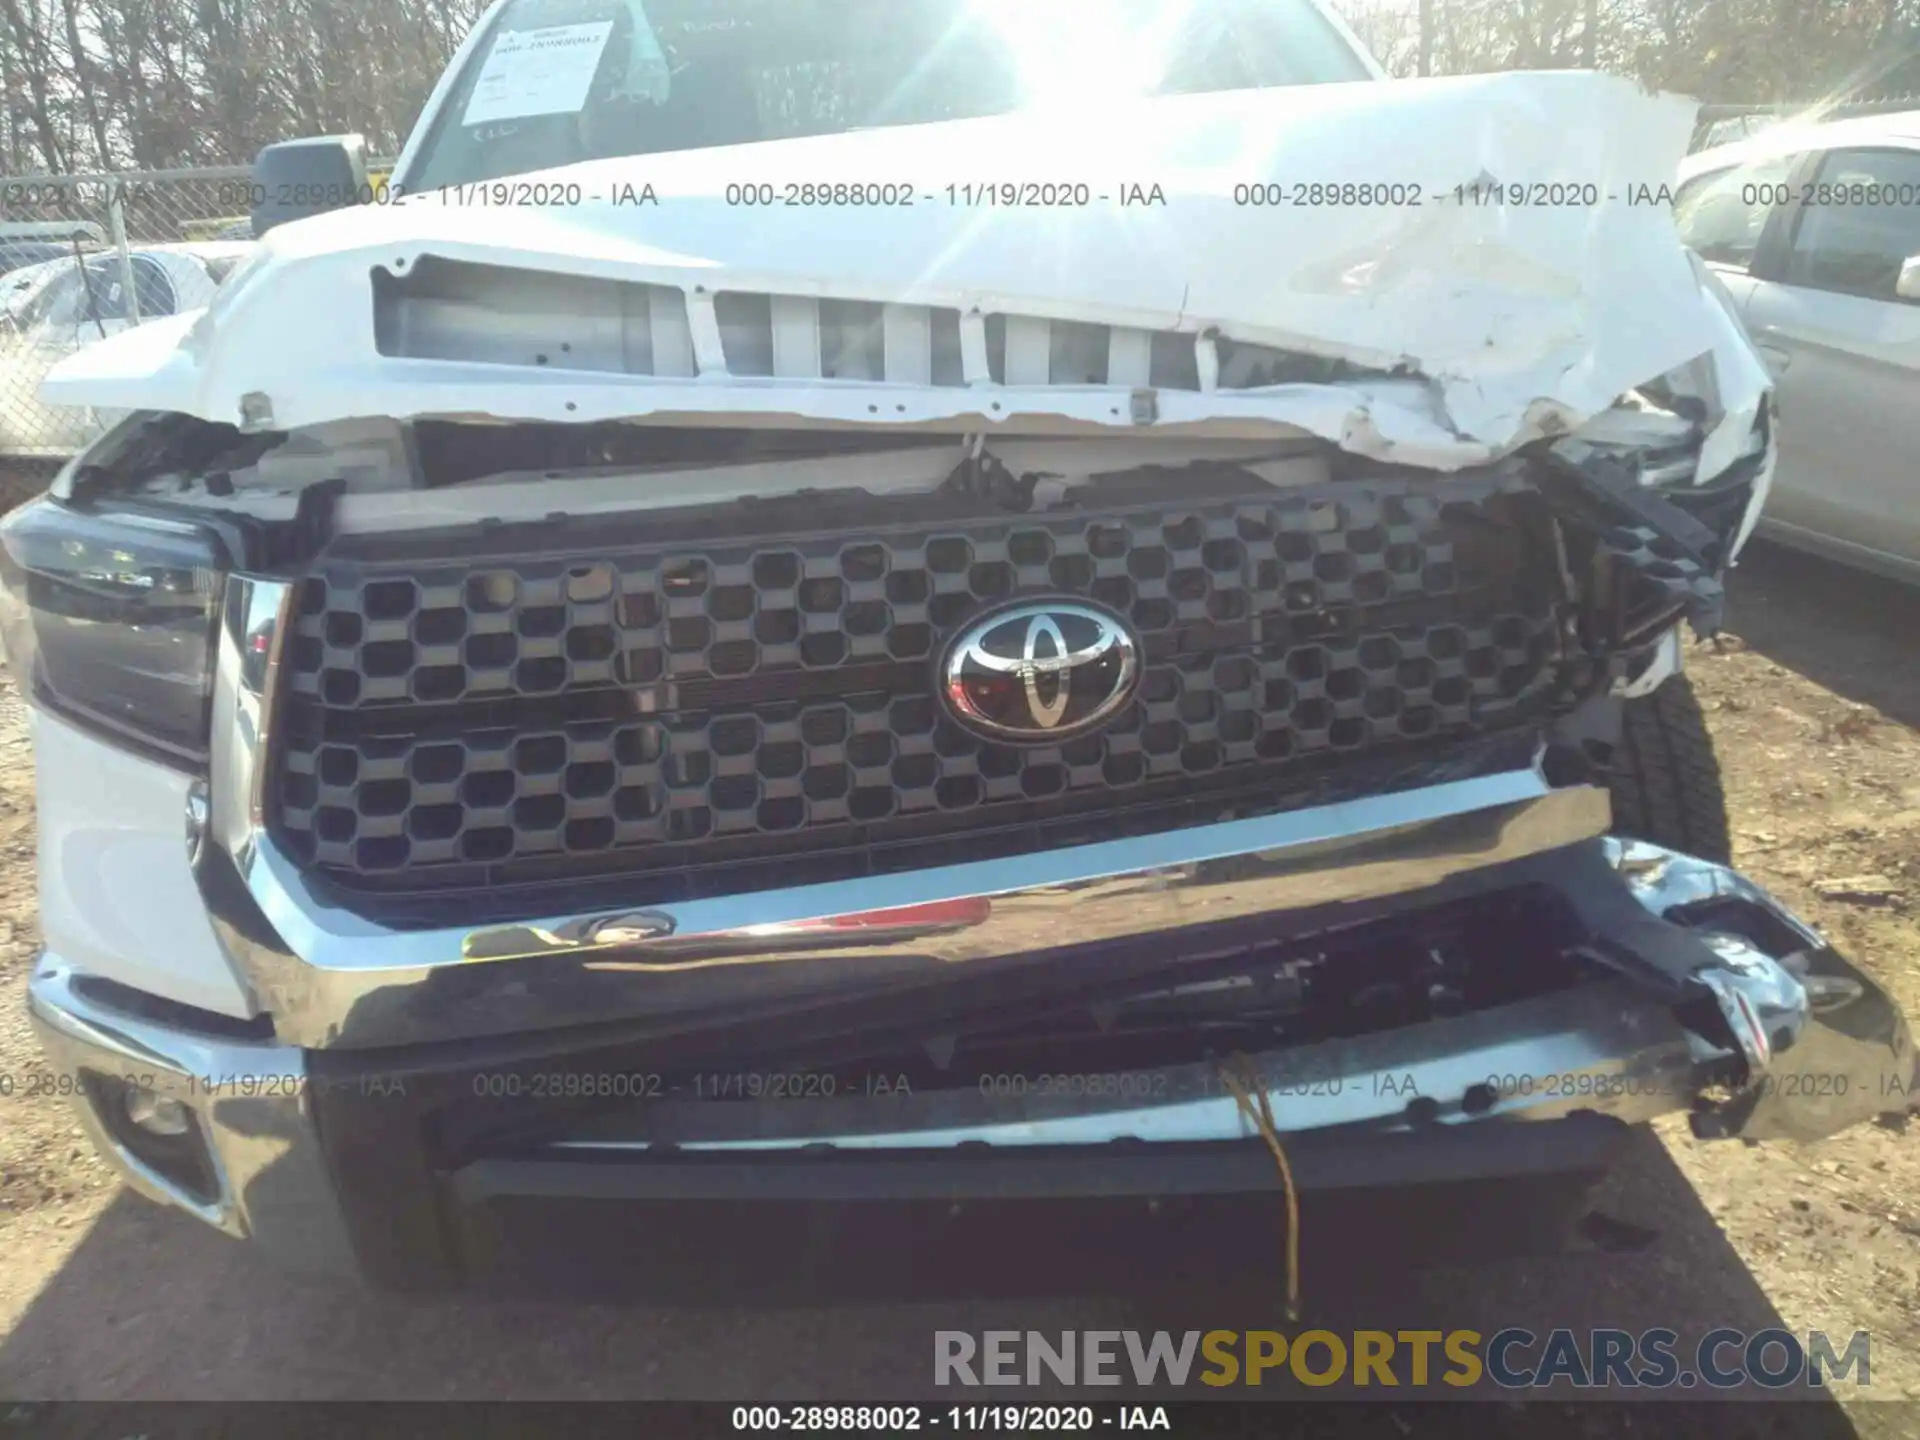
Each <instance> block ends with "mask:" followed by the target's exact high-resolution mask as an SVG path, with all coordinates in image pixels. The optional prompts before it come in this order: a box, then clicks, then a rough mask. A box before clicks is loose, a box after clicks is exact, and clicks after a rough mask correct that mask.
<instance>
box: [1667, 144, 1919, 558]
mask: <svg viewBox="0 0 1920 1440" xmlns="http://www.w3.org/2000/svg"><path fill="white" fill-rule="evenodd" d="M1680 180H1681V185H1680V188H1679V189H1678V191H1677V192H1676V193H1675V198H1674V218H1675V222H1676V223H1677V224H1678V226H1679V229H1680V236H1681V239H1683V240H1684V241H1686V243H1687V244H1688V245H1690V246H1691V247H1692V248H1693V249H1694V250H1695V251H1696V252H1697V253H1698V254H1699V255H1700V256H1701V258H1702V259H1704V260H1705V261H1706V262H1707V264H1708V265H1709V266H1710V267H1711V268H1712V269H1713V270H1714V271H1715V272H1716V273H1717V274H1718V275H1719V277H1720V279H1721V280H1722V281H1724V282H1725V284H1726V286H1727V289H1728V291H1729V292H1730V293H1731V294H1732V295H1733V297H1734V299H1735V301H1736V303H1737V304H1738V305H1739V307H1740V313H1741V317H1742V319H1743V320H1744V321H1745V322H1746V326H1747V329H1748V331H1749V332H1750V333H1751V335H1752V336H1753V340H1754V343H1755V344H1756V345H1757V346H1758V347H1759V349H1760V353H1761V355H1762V356H1763V357H1764V358H1765V360H1766V362H1767V365H1768V368H1769V369H1771V370H1772V371H1773V374H1774V377H1775V380H1776V382H1777V385H1778V395H1779V403H1780V461H1779V469H1778V471H1777V472H1776V474H1775V476H1774V482H1773V495H1772V498H1771V499H1770V500H1769V501H1768V503H1767V509H1766V512H1765V514H1764V515H1763V516H1762V518H1761V521H1760V533H1761V534H1763V535H1767V536H1770V537H1772V538H1774V539H1776V540H1780V541H1782V542H1784V543H1786V544H1790V545H1795V546H1798V547H1800V548H1802V549H1807V550H1811V551H1815V552H1816V553H1820V554H1824V555H1827V556H1829V557H1830V558H1833V559H1837V560H1841V561H1845V562H1847V563H1850V564H1855V565H1860V566H1862V567H1865V568H1867V569H1871V570H1875V571H1878V572H1880V573H1882V574H1886V575H1892V576H1895V577H1896V578H1900V579H1904V580H1909V581H1913V582H1916V583H1920V480H1917V479H1916V461H1915V457H1916V456H1920V111H1906V112H1902V113H1899V114H1893V115H1874V116H1867V117H1863V118H1860V119H1854V120H1842V121H1836V122H1834V123H1831V124H1825V125H1807V126H1781V127H1778V128H1776V129H1772V130H1768V131H1766V132H1765V133H1764V134H1761V135H1758V136H1755V137H1754V138H1752V139H1750V140H1745V141H1742V142H1740V143H1739V144H1737V145H1728V146H1721V147H1719V148H1717V149H1713V150H1706V151H1702V152H1700V153H1699V154H1697V155H1693V156H1690V157H1689V158H1688V159H1687V161H1686V162H1685V163H1684V164H1683V165H1682V166H1681V168H1680Z"/></svg>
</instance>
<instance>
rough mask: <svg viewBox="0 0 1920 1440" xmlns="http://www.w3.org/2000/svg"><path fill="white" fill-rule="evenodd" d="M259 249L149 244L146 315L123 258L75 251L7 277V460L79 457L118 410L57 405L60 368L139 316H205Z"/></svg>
mask: <svg viewBox="0 0 1920 1440" xmlns="http://www.w3.org/2000/svg"><path fill="white" fill-rule="evenodd" d="M251 249H252V245H251V244H250V243H241V244H234V243H229V242H225V241H219V242H199V243H194V244H181V245H150V246H145V247H143V248H141V249H138V250H135V251H133V252H132V255H131V257H130V259H131V264H132V270H133V284H134V290H135V299H136V300H137V302H138V305H137V310H136V307H135V306H133V305H129V304H128V296H127V293H126V283H125V275H124V272H123V271H122V269H121V267H120V258H119V256H118V255H117V254H114V253H112V252H101V251H94V252H92V253H89V254H85V255H81V256H78V257H75V256H72V255H68V256H62V257H61V258H60V259H57V260H48V261H45V262H43V263H41V264H38V265H28V266H26V267H24V268H22V269H19V270H15V271H12V272H11V273H9V274H7V275H5V276H0V456H9V455H12V456H40V457H57V456H66V455H71V454H73V453H75V452H76V451H78V450H80V449H81V448H82V447H83V446H85V445H86V444H87V443H88V442H89V441H91V440H92V439H94V437H95V436H97V435H99V434H101V433H102V432H103V431H104V430H105V429H106V428H107V426H109V425H110V424H112V423H113V422H114V421H115V420H117V419H118V418H119V416H118V414H117V413H109V412H106V411H101V410H90V409H84V408H75V407H73V406H67V405H50V404H48V403H47V402H46V401H44V400H42V399H41V398H40V382H41V380H42V379H44V378H45V376H46V373H47V371H49V370H50V369H52V368H53V366H54V364H55V362H57V361H59V360H62V359H64V358H65V357H66V356H68V355H71V354H72V353H73V352H74V351H76V350H78V349H79V348H80V347H81V346H83V345H86V344H89V343H91V342H92V341H94V340H96V339H103V338H105V337H106V336H109V335H116V334H118V333H119V332H120V331H122V330H125V329H126V328H127V327H128V326H129V325H132V324H135V323H136V319H135V316H136V313H137V316H138V319H139V320H153V319H157V318H159V317H161V316H164V315H175V314H179V313H180V312H182V311H186V310H196V309H198V308H200V307H201V306H203V305H205V304H206V303H207V301H208V300H210V299H212V298H213V292H214V290H215V289H216V288H217V287H218V286H219V284H220V282H221V281H222V280H223V279H225V278H226V275H227V272H228V271H230V270H231V269H232V268H233V267H234V265H235V264H237V263H238V262H239V260H240V259H241V257H243V256H244V255H246V254H247V252H248V251H249V250H251Z"/></svg>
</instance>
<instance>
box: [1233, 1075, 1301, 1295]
mask: <svg viewBox="0 0 1920 1440" xmlns="http://www.w3.org/2000/svg"><path fill="white" fill-rule="evenodd" d="M1236 1069H1237V1070H1239V1071H1240V1072H1241V1075H1238V1076H1236V1075H1235V1074H1234V1073H1233V1072H1234V1071H1235V1070H1236ZM1243 1076H1244V1080H1243V1079H1242V1077H1243ZM1220 1078H1221V1079H1222V1080H1224V1081H1225V1082H1226V1085H1227V1089H1228V1090H1230V1091H1232V1092H1233V1100H1234V1103H1235V1104H1236V1105H1238V1106H1239V1107H1240V1113H1241V1114H1242V1115H1245V1116H1246V1117H1247V1119H1248V1121H1250V1122H1251V1123H1252V1125H1253V1127H1254V1129H1256V1130H1258V1131H1259V1132H1260V1138H1261V1139H1262V1140H1264V1141H1266V1142H1267V1149H1269V1150H1271V1151H1272V1152H1273V1160H1274V1164H1276V1165H1278V1166H1279V1167H1280V1188H1281V1190H1282V1191H1284V1192H1285V1194H1286V1197H1287V1319H1289V1320H1298V1319H1299V1318H1300V1197H1299V1195H1298V1194H1297V1193H1296V1192H1295V1190H1294V1188H1293V1167H1292V1166H1290V1165H1288V1164H1287V1152H1286V1150H1285V1149H1284V1148H1283V1147H1282V1146H1281V1144H1280V1129H1279V1127H1278V1126H1277V1125H1275V1124H1274V1123H1273V1108H1272V1107H1271V1106H1270V1105H1269V1104H1268V1103H1267V1087H1266V1086H1265V1085H1263V1084H1261V1083H1260V1077H1259V1075H1258V1073H1256V1072H1255V1070H1254V1068H1253V1063H1252V1062H1251V1061H1250V1060H1248V1059H1247V1057H1246V1056H1245V1055H1241V1054H1238V1053H1236V1054H1234V1055H1233V1056H1231V1057H1230V1058H1229V1060H1228V1062H1227V1064H1225V1065H1222V1066H1221V1067H1220ZM1248 1091H1252V1092H1253V1094H1252V1096H1249V1094H1248ZM1254 1097H1257V1098H1258V1100H1259V1105H1258V1108H1256V1107H1255V1104H1254Z"/></svg>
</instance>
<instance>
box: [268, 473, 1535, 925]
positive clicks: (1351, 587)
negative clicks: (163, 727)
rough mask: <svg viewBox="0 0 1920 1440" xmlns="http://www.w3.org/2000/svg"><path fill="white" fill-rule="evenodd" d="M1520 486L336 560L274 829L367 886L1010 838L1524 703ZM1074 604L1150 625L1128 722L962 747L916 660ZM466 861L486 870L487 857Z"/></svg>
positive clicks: (301, 641)
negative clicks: (974, 632) (946, 838)
mask: <svg viewBox="0 0 1920 1440" xmlns="http://www.w3.org/2000/svg"><path fill="white" fill-rule="evenodd" d="M1531 499H1532V497H1531V495H1530V493H1529V492H1524V491H1522V492H1519V493H1513V491H1512V487H1511V485H1510V484H1509V485H1507V486H1504V487H1503V486H1500V485H1497V484H1495V483H1494V482H1492V481H1479V482H1469V481H1454V482H1450V484H1449V488H1447V489H1445V490H1440V489H1437V488H1436V487H1435V486H1434V485H1433V484H1431V483H1429V484H1426V485H1398V484H1393V483H1387V482H1378V483H1375V482H1369V483H1353V484H1349V485H1346V486H1342V487H1340V488H1339V489H1338V491H1337V492H1336V491H1334V490H1333V489H1328V490H1325V491H1315V492H1309V493H1302V492H1274V491H1265V492H1264V493H1262V494H1261V495H1259V496H1258V497H1251V498H1238V499H1224V500H1217V501H1206V502H1203V503H1200V504H1195V505H1184V506H1183V505H1170V504H1167V503H1164V502H1163V503H1159V504H1155V505H1151V506H1134V507H1130V508H1114V509H1109V510H1105V511H1102V512H1100V513H1094V514H1089V513H1086V512H1084V511H1074V512H1059V513H1050V514H1045V515H1013V516H1009V515H1005V514H1000V515H991V516H980V517H977V518H971V519H965V520H959V521H942V522H939V523H935V524H929V523H926V522H924V521H923V522H920V523H917V524H915V523H906V524H887V525H879V526H875V527H874V528H872V529H870V530H866V531H863V532H862V533H860V534H858V535H857V536H854V537H851V538H850V537H848V536H845V535H812V536H801V537H798V538H792V539H768V538H765V537H764V536H760V537H755V538H751V539H748V538H724V537H723V538H720V539H712V538H709V539H705V540H701V541H699V542H697V543H676V544H660V543H655V544H654V545H651V546H649V545H645V544H632V545H609V546H608V547H607V548H606V549H604V550H602V551H600V552H599V553H563V554H557V555H556V554H538V555H525V554H524V552H523V555H522V556H516V557H515V558H513V559H511V560H480V561H472V562H465V563H462V564H445V563H440V564H433V565H426V566H422V565H419V564H403V563H398V562H395V561H393V560H379V561H349V560H346V559H331V560H328V561H325V562H323V564H322V565H321V566H320V567H319V569H318V570H317V572H316V573H315V574H314V575H313V576H311V577H310V578H309V579H308V580H307V581H306V583H305V585H304V587H303V591H302V596H301V603H300V606H299V610H298V617H297V622H296V625H295V628H294V632H293V635H292V638H291V640H290V642H289V648H288V650H287V653H286V657H285V675H286V686H285V689H286V698H285V707H286V708H285V711H284V714H283V725H282V730H281V734H282V736H283V739H282V741H281V751H280V764H279V773H278V781H277V786H276V796H275V798H276V801H277V804H276V807H275V812H274V823H275V826H276V830H277V833H278V834H279V835H280V837H281V838H282V840H283V841H284V842H285V843H286V844H287V845H288V846H289V848H290V849H291V850H292V851H293V853H294V854H295V855H296V856H298V857H299V858H301V859H302V860H304V861H307V862H309V863H312V864H314V865H317V866H318V867H319V868H321V869H322V870H324V871H326V872H330V873H331V874H332V875H334V876H335V877H337V878H340V879H342V880H346V881H348V882H350V883H360V884H368V883H373V884H377V885H379V886H381V887H382V888H392V887H393V886H394V885H395V884H399V885H401V886H402V888H407V887H410V886H413V885H436V884H442V883H454V882H455V881H456V880H461V881H464V880H470V879H472V878H473V877H474V876H475V875H476V874H477V873H483V874H484V875H485V876H486V877H487V878H489V879H512V878H537V877H539V876H541V875H556V874H557V875H564V874H572V873H576V872H578V871H581V870H583V869H584V870H587V871H604V870H607V869H609V868H612V869H649V870H658V869H661V868H663V867H678V866H692V865H702V864H708V863H719V862H723V861H729V860H733V859H751V858H767V857H777V856H779V855H782V854H798V853H801V852H803V851H804V852H807V853H813V852H817V851H818V850H819V849H820V848H821V847H858V846H863V845H869V844H874V843H877V842H881V841H884V840H886V839H887V838H889V837H890V836H894V835H897V834H903V833H909V832H911V833H915V834H923V835H938V834H942V833H950V832H952V831H956V830H963V829H965V830H972V829H978V828H982V827H988V828H992V827H1001V828H1004V829H1007V830H1008V832H1009V833H1008V838H1007V841H1006V845H1005V847H1003V848H1006V849H1011V850H1018V849H1019V848H1021V847H1022V846H1023V845H1025V846H1028V847H1029V848H1030V847H1031V846H1032V845H1033V844H1036V843H1040V842H1038V841H1036V840H1034V839H1033V837H1032V836H1027V837H1025V838H1024V839H1023V838H1022V837H1021V835H1020V834H1018V833H1017V831H1018V827H1020V826H1022V825H1028V824H1031V823H1032V822H1034V821H1037V820H1045V819H1049V818H1052V817H1055V816H1058V815H1074V814H1094V815H1098V814H1102V813H1108V812H1111V811H1116V810H1124V809H1127V808H1129V807H1135V806H1149V805H1155V804H1164V803H1165V802H1166V800H1167V799H1168V798H1169V797H1170V796H1178V795H1184V794H1190V793H1201V792H1202V791H1204V790H1205V789H1206V788H1207V787H1209V786H1219V787H1233V788H1235V789H1236V790H1239V789H1241V788H1243V787H1245V786H1247V785H1249V784H1264V785H1269V786H1271V785H1272V784H1274V783H1284V780H1285V777H1286V776H1287V775H1288V774H1290V773H1297V772H1298V771H1300V770H1301V768H1302V767H1304V766H1307V765H1309V764H1310V763H1311V762H1312V761H1313V760H1314V759H1315V757H1319V758H1320V759H1322V760H1326V759H1330V758H1337V757H1339V756H1340V755H1342V754H1343V753H1354V752H1363V751H1370V750H1377V749H1379V748H1381V747H1384V746H1389V745H1392V744H1395V743H1402V742H1410V741H1419V740H1422V739H1427V738H1430V737H1437V736H1441V735H1445V734H1450V733H1452V734H1457V733H1460V732H1463V731H1467V730H1472V729H1476V728H1489V727H1492V726H1495V725H1497V724H1499V723H1500V722H1501V721H1502V720H1503V719H1513V718H1517V717H1520V716H1523V715H1525V714H1527V713H1530V711H1532V710H1535V709H1537V708H1538V706H1537V705H1535V704H1534V703H1533V702H1535V701H1538V700H1541V699H1542V698H1543V697H1544V695H1545V694H1546V692H1547V691H1548V690H1549V689H1550V688H1551V684H1552V680H1553V675H1554V667H1553V664H1552V661H1553V659H1554V657H1555V654H1556V645H1555V640H1554V621H1553V611H1554V607H1553V603H1552V589H1551V586H1550V585H1549V583H1547V581H1546V579H1545V578H1544V577H1542V576H1540V575H1538V574H1535V573H1533V570H1534V566H1533V563H1532V562H1531V561H1530V560H1529V558H1528V557H1529V556H1532V555H1534V554H1536V553H1538V548H1539V547H1537V546H1529V545H1527V544H1526V543H1524V539H1523V536H1522V534H1521V530H1522V528H1523V527H1524V525H1525V524H1526V513H1527V506H1528V502H1529V501H1530V500H1531ZM1027 593H1033V594H1053V595H1072V596H1077V597H1082V598H1085V599H1090V600H1093V601H1095V602H1098V603H1101V604H1104V605H1106V606H1108V607H1110V608H1112V609H1113V610H1115V611H1116V612H1118V613H1119V614H1121V615H1123V616H1125V617H1127V618H1128V619H1129V620H1130V621H1131V622H1132V623H1133V625H1134V626H1135V627H1136V629H1137V630H1138V632H1139V634H1140V638H1141V649H1142V680H1141V685H1140V690H1139V695H1138V698H1137V700H1136V702H1135V703H1134V704H1133V705H1131V706H1130V707H1129V708H1128V709H1127V710H1125V711H1123V712H1122V713H1121V714H1120V715H1119V716H1118V717H1117V718H1116V719H1115V720H1114V721H1112V722H1111V723H1109V724H1108V725H1107V726H1106V727H1105V728H1103V729H1102V730H1101V731H1100V732H1098V733H1096V734H1092V735H1088V736H1085V737H1083V738H1080V739H1076V740H1072V741H1069V742H1067V743H1065V744H1062V745H1056V746H1045V745H1041V746H1010V745H1004V744H998V743H994V742H990V741H986V740H982V739H978V738H976V737H975V736H973V735H972V734H970V733H968V732H966V731H964V730H962V729H960V728H959V727H958V726H956V725H954V724H953V723H952V722H951V721H950V720H949V719H948V718H947V717H946V715H945V713H944V710H943V702H942V701H941V699H940V697H939V695H938V691H937V686H936V684H935V676H934V658H935V656H936V654H937V653H938V651H939V649H940V647H941V646H942V644H943V643H944V642H945V640H946V639H947V638H949V637H950V636H951V635H952V634H953V633H954V631H955V630H957V629H958V628H960V627H961V626H963V625H964V624H965V623H966V622H967V621H968V620H969V619H970V618H971V617H972V616H974V615H976V614H978V613H980V612H981V611H983V610H985V609H987V608H989V607H991V606H992V605H994V604H996V603H998V602H1001V601H1004V600H1006V599H1008V598H1009V597H1012V596H1016V595H1021V594H1027ZM474 867H481V868H480V870H479V871H476V870H475V868H474Z"/></svg>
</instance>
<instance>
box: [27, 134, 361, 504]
mask: <svg viewBox="0 0 1920 1440" xmlns="http://www.w3.org/2000/svg"><path fill="white" fill-rule="evenodd" d="M374 168H375V170H376V174H378V175H381V176H384V174H385V172H386V171H387V170H388V169H390V168H391V165H390V162H385V161H376V162H374ZM254 199H255V195H254V192H253V186H252V175H251V171H250V169H249V168H248V167H247V166H244V165H235V166H225V167H221V168H210V169H199V170H154V171H144V172H143V171H126V172H122V173H107V174H92V175H22V176H17V177H0V491H5V490H7V489H9V488H10V487H15V486H18V485H19V484H21V483H27V484H31V483H32V478H39V479H42V480H43V479H44V476H45V475H46V474H49V473H51V471H52V470H53V469H55V468H57V467H58V465H59V464H60V462H61V461H63V460H65V459H66V458H67V457H68V456H70V455H72V454H74V453H75V452H76V451H78V450H80V449H81V448H83V447H84V446H85V445H86V444H88V443H89V442H90V441H91V440H92V439H93V438H94V437H95V436H97V435H99V434H100V433H101V432H102V431H103V430H105V429H106V428H107V427H108V426H109V425H111V424H113V423H114V422H115V421H116V420H117V419H118V418H119V412H108V411H102V410H92V409H83V408H77V407H72V406H61V405H50V404H48V403H47V402H46V401H44V400H42V399H41V398H40V394H39V390H40V382H41V381H42V380H43V379H44V378H45V376H46V374H47V371H49V370H50V369H52V368H53V366H54V365H55V364H57V363H58V362H59V361H60V360H62V359H64V358H65V357H66V356H68V355H71V354H73V353H74V352H75V351H76V350H78V349H80V348H81V347H82V346H84V345H87V344H89V343H92V342H94V341H96V340H99V339H101V338H103V337H106V336H110V335H114V334H118V333H119V332H121V331H123V330H126V329H128V328H129V327H131V326H134V325H140V324H144V323H146V322H147V321H150V320H155V319H159V318H161V317H163V316H167V315H175V314H179V313H180V312H182V311H186V310H193V309H197V308H199V307H200V306H202V305H205V304H206V303H207V301H208V300H209V299H210V298H211V297H212V295H213V292H214V290H215V289H216V288H217V287H218V286H219V284H220V282H221V281H222V280H224V279H225V278H226V276H227V274H228V273H229V272H230V271H231V270H232V269H233V267H234V266H235V265H236V264H238V263H239V261H240V260H241V259H242V258H243V257H244V256H245V255H246V253H247V250H248V248H249V247H250V246H251V245H252V243H253V240H252V235H253V232H252V227H251V222H250V215H251V211H252V206H253V201H254ZM22 477H31V478H27V479H24V480H23V478H22ZM4 499H5V496H4V495H0V508H4Z"/></svg>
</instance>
